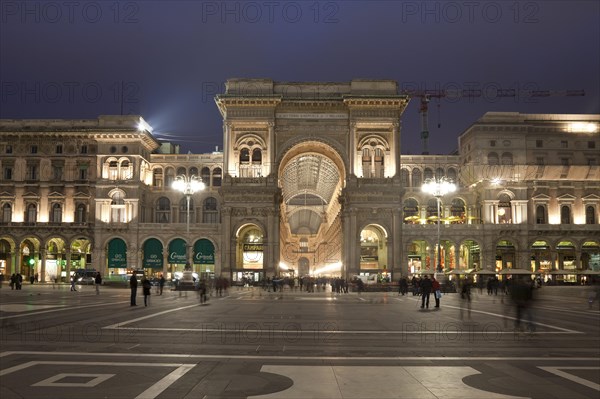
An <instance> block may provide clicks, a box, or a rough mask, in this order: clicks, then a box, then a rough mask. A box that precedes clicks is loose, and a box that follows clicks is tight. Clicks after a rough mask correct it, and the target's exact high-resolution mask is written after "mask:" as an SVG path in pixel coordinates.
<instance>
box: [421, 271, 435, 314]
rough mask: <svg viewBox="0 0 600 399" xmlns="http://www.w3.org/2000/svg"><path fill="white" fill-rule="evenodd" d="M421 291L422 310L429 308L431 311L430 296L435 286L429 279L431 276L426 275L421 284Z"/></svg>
mask: <svg viewBox="0 0 600 399" xmlns="http://www.w3.org/2000/svg"><path fill="white" fill-rule="evenodd" d="M419 287H420V289H421V309H423V308H424V307H427V309H429V295H430V294H431V289H432V288H433V284H432V282H431V280H430V279H429V275H428V274H426V275H425V278H424V279H423V280H422V281H421V284H419Z"/></svg>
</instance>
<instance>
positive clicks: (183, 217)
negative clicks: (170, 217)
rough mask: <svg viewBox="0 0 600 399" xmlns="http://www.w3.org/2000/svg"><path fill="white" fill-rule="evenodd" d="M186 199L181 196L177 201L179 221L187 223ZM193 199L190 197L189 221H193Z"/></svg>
mask: <svg viewBox="0 0 600 399" xmlns="http://www.w3.org/2000/svg"><path fill="white" fill-rule="evenodd" d="M187 209H188V208H187V199H186V198H185V197H183V198H182V199H181V201H179V223H187V215H188V213H187ZM194 212H195V211H194V199H193V198H190V223H195V222H194V214H195V213H194Z"/></svg>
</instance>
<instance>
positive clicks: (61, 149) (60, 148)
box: [56, 144, 63, 154]
mask: <svg viewBox="0 0 600 399" xmlns="http://www.w3.org/2000/svg"><path fill="white" fill-rule="evenodd" d="M56 153H57V154H62V153H63V146H62V144H57V145H56Z"/></svg>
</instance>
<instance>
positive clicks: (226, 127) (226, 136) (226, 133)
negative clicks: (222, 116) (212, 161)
mask: <svg viewBox="0 0 600 399" xmlns="http://www.w3.org/2000/svg"><path fill="white" fill-rule="evenodd" d="M230 135H231V123H230V122H225V123H223V173H224V175H223V177H225V175H230V176H231V173H230V171H229V154H230V153H231V149H230V148H229V146H230V145H231V137H230Z"/></svg>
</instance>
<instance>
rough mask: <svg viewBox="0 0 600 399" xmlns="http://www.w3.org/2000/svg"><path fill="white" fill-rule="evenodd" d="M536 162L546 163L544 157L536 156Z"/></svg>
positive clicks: (537, 163)
mask: <svg viewBox="0 0 600 399" xmlns="http://www.w3.org/2000/svg"><path fill="white" fill-rule="evenodd" d="M535 164H536V165H544V157H536V158H535Z"/></svg>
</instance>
